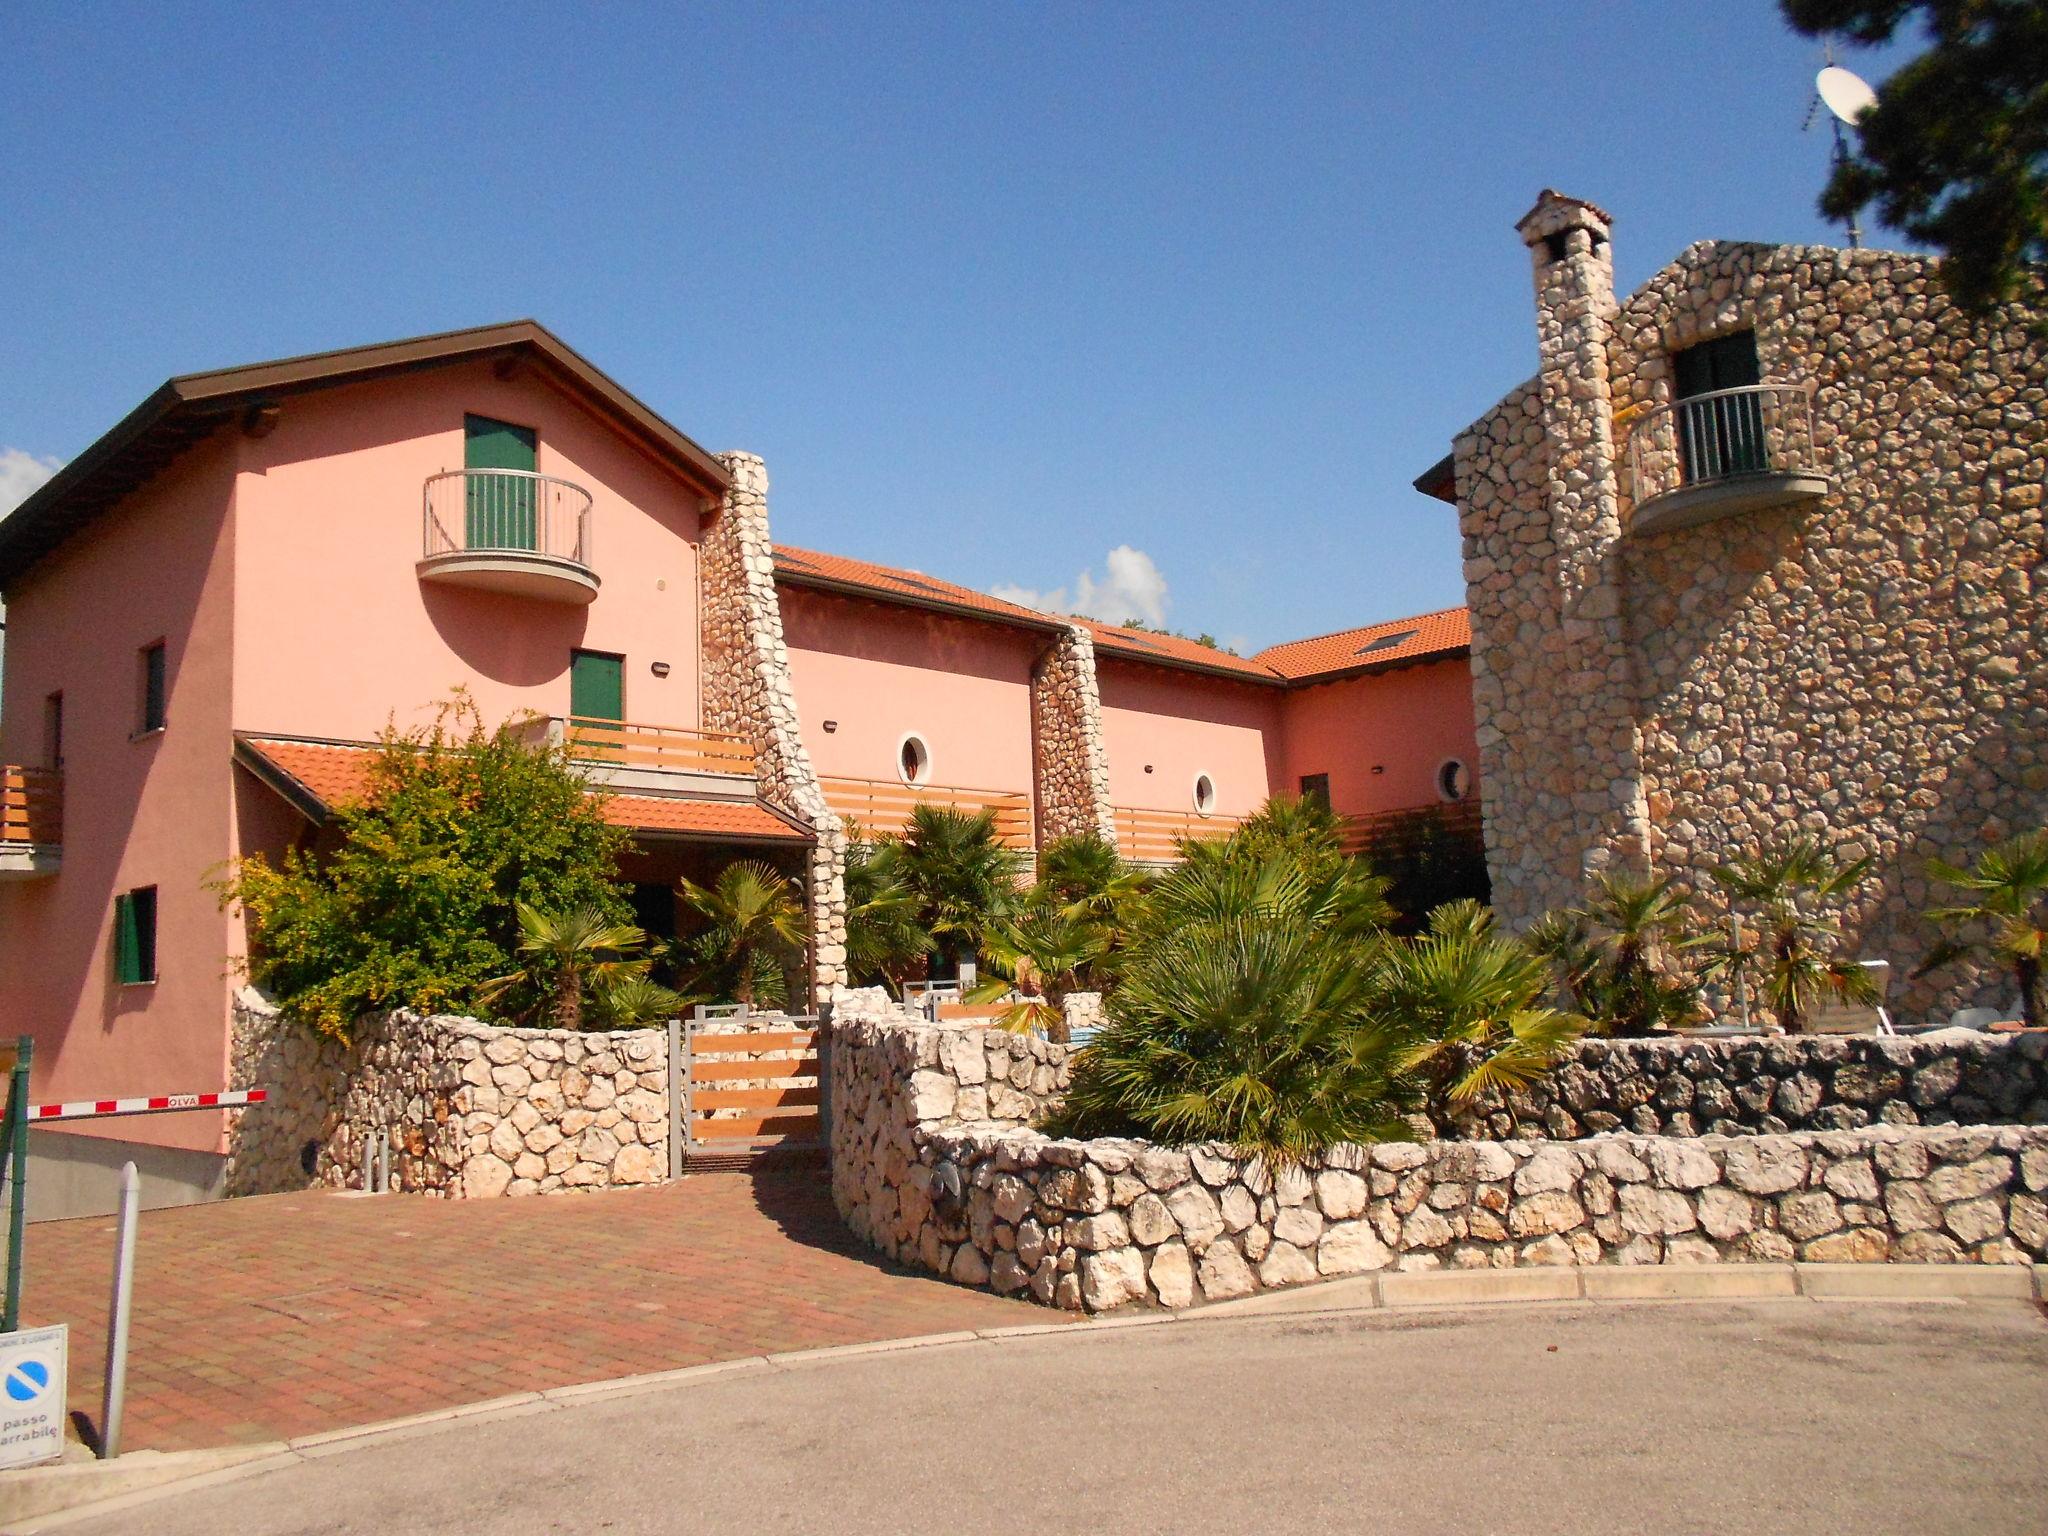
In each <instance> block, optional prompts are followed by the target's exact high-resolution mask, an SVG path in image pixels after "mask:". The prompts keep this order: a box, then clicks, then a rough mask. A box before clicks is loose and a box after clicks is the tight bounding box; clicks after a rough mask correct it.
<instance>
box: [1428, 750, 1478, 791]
mask: <svg viewBox="0 0 2048 1536" xmlns="http://www.w3.org/2000/svg"><path fill="white" fill-rule="evenodd" d="M1436 792H1437V793H1438V794H1439V795H1441V796H1443V797H1444V799H1446V800H1451V801H1457V800H1462V799H1464V798H1465V797H1466V796H1467V795H1469V794H1471V793H1472V770H1471V769H1469V768H1467V767H1466V766H1465V765H1464V764H1463V763H1462V762H1460V761H1459V760H1458V759H1457V758H1455V757H1453V758H1450V759H1449V760H1447V761H1446V762H1445V763H1444V765H1443V767H1441V768H1439V769H1437V771H1436Z"/></svg>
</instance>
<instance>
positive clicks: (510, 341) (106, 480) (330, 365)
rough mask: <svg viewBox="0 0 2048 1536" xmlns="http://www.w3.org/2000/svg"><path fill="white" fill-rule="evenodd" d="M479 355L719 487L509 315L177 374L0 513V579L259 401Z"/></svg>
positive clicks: (592, 375)
mask: <svg viewBox="0 0 2048 1536" xmlns="http://www.w3.org/2000/svg"><path fill="white" fill-rule="evenodd" d="M486 358H502V359H507V360H510V359H514V358H517V359H520V360H522V361H524V362H527V363H530V364H532V365H533V366H535V367H536V368H539V369H541V370H542V371H544V372H546V373H547V374H548V375H549V376H550V378H552V379H553V380H554V381H555V382H556V383H558V384H559V385H561V386H562V387H564V388H565V389H567V390H568V391H569V392H570V393H572V394H576V395H580V396H581V397H583V399H585V400H586V401H588V402H589V403H590V404H591V405H592V406H593V407H595V408H596V409H597V410H598V412H599V413H600V414H601V415H603V416H605V417H606V418H607V419H608V420H610V421H612V422H613V423H614V424H615V425H617V426H618V427H619V428H620V430H622V431H623V432H625V433H626V435H627V436H629V437H631V438H633V439H634V440H635V441H637V442H638V443H640V444H641V445H642V446H643V447H645V448H646V449H647V450H648V451H650V452H651V453H653V454H654V455H655V456H656V457H657V458H660V459H663V460H666V461H667V462H668V463H670V464H672V465H673V466H674V467H675V468H676V469H678V470H679V471H681V472H682V473H683V474H684V475H686V476H687V477H688V478H689V479H691V480H693V481H695V482H696V483H697V484H699V485H700V486H702V487H703V488H704V489H705V490H706V491H708V492H712V493H716V492H719V491H722V490H723V489H724V488H725V486H726V484H727V483H728V477H727V475H726V473H725V468H724V466H723V465H721V464H720V463H719V462H718V461H717V460H716V459H714V458H713V457H712V456H711V455H710V454H708V453H706V452H705V451H704V450H703V449H702V448H700V447H699V446H698V445H697V444H696V443H694V442H692V441H691V440H690V439H689V438H688V437H686V436H684V435H683V433H681V432H680V431H678V430H677V429H676V428H675V427H673V426H671V425H670V424H669V423H668V422H667V421H665V420H663V419H662V418H661V417H660V416H658V415H656V414H655V413H654V412H653V411H652V410H651V409H649V408H648V407H647V406H646V405H644V404H642V403H641V401H639V400H638V399H636V398H635V397H634V396H633V395H631V394H630V393H628V392H627V391H626V390H625V389H624V388H623V387H621V386H620V385H619V384H618V383H617V382H615V381H614V380H613V379H611V378H610V377H609V376H608V375H606V374H604V373H602V372H601V371H599V369H598V368H597V367H596V366H595V365H594V364H592V363H591V362H589V361H588V360H587V359H586V358H584V357H583V356H582V355H581V354H579V353H578V352H576V351H575V350H574V349H573V348H572V347H570V346H569V345H568V343H567V342H564V341H563V340H562V339H561V338H560V337H558V336H556V335H555V334H554V333H553V332H551V331H549V330H548V329H547V328H546V327H545V326H543V325H541V324H539V323H538V322H537V321H533V320H514V321H511V322H509V323H507V324H504V325H485V326H478V327H476V328H474V329H472V330H466V331H444V332H442V333H440V334H438V335H434V336H415V337H413V338H411V339H410V340H407V341H386V342H379V343H377V344H376V345H374V346H367V347H349V348H346V349H344V350H342V351H338V352H316V353H312V354H309V355H308V356H305V357H288V358H282V359H280V360H278V361H276V362H268V363H250V364H247V365H245V366H243V367H239V368H223V369H219V370H216V371H214V372H212V373H187V374H180V375H179V376H178V377H177V378H174V379H171V380H169V381H168V382H166V383H165V384H164V385H162V386H161V387H160V388H159V389H157V390H156V392H155V393H153V394H152V395H150V397H149V398H148V399H147V400H144V401H143V402H142V404H140V405H138V406H137V407H136V408H135V409H134V410H132V411H130V412H129V413H128V414H127V415H126V416H124V417H123V418H122V419H121V420H120V421H119V422H117V423H116V424H115V425H114V426H113V427H112V428H111V429H110V430H109V431H108V432H107V433H106V434H105V435H104V436H102V437H101V438H100V439H99V440H98V441H97V442H95V443H94V444H92V446H91V447H89V448H87V449H86V450H85V451H84V452H83V453H81V454H79V456H78V457H77V458H75V459H73V460H72V461H71V462H70V463H69V464H66V465H65V466H64V467H63V468H62V469H60V470H58V471H57V473H56V475H55V476H54V477H53V478H52V479H51V480H50V481H49V483H48V484H46V485H44V486H42V487H41V488H40V489H39V490H37V491H36V493H35V494H34V495H33V496H31V497H29V498H28V499H27V500H26V501H24V502H23V503H22V504H21V505H20V506H18V507H16V508H15V509H14V511H13V512H12V513H10V514H9V515H8V516H7V518H6V519H5V520H4V521H0V585H4V584H5V583H7V582H9V581H11V580H13V578H15V577H16V576H18V575H20V574H21V573H22V572H23V571H25V570H27V569H28V567H29V566H30V565H31V564H33V563H34V562H35V561H36V560H38V559H40V558H41V557H42V556H43V555H46V554H48V553H49V552H50V551H51V550H52V549H55V548H56V547H57V546H58V545H59V544H61V543H63V542H64V540H66V539H68V538H69V537H71V535H72V534H74V533H76V532H77V531H78V530H79V529H81V528H83V527H84V526H85V525H86V524H88V523H89V522H91V521H92V520H93V519H94V518H95V517H97V516H98V515H99V514H100V513H102V512H104V511H105V510H106V509H107V508H108V507H110V506H112V505H113V504H114V503H115V502H116V501H118V500H119V499H120V498H121V497H123V496H125V495H127V494H128V493H129V492H130V491H132V490H134V489H135V488H136V487H137V486H139V485H141V484H142V483H143V482H144V481H146V480H148V479H149V477H150V476H152V475H154V474H155V473H156V472H157V471H158V470H160V469H162V468H163V467H164V466H165V465H167V464H169V463H170V462H171V461H172V460H173V459H175V458H177V457H178V456H179V455H180V454H182V453H184V452H185V451H186V449H188V448H190V447H192V446H193V445H194V444H195V443H198V442H199V441H201V440H202V439H204V438H207V437H210V436H211V435H212V434H213V433H214V432H216V431H218V430H219V429H220V428H221V427H222V426H224V425H226V424H228V423H229V422H245V423H251V424H254V423H255V422H257V421H258V420H259V417H260V413H261V412H262V411H263V410H264V408H265V407H267V406H271V405H274V404H276V403H277V402H279V401H281V400H285V399H288V398H290V397H291V396H293V395H300V394H306V393H308V392H310V391H313V390H320V389H332V388H334V387H336V386H337V385H342V384H355V383H360V382H362V381H364V380H367V379H375V378H382V377H386V376H389V375H392V374H399V373H410V372H413V371H415V370H417V369H421V368H438V367H443V366H446V365H448V364H451V363H461V362H474V361H477V360H480V359H486Z"/></svg>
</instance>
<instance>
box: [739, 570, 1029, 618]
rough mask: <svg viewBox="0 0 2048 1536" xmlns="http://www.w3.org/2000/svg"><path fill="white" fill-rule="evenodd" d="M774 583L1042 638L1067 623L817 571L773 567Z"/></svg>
mask: <svg viewBox="0 0 2048 1536" xmlns="http://www.w3.org/2000/svg"><path fill="white" fill-rule="evenodd" d="M775 584H776V585H777V586H779V587H802V588H804V589H805V590H807V591H811V592H825V593H829V594H830V595H832V596H834V597H854V598H859V599H861V600H862V601H864V602H870V603H881V604H883V605H885V606H886V607H890V608H916V609H920V610H922V611H923V612H926V613H940V614H944V615H945V616H946V617H948V618H953V619H972V620H974V621H975V622H976V623H979V624H996V625H1000V626H1002V627H1003V628H1005V629H1022V630H1029V631H1031V632H1033V633H1036V634H1042V635H1058V634H1062V633H1064V632H1065V630H1066V628H1067V626H1066V624H1065V623H1063V622H1061V621H1060V620H1058V619H1053V618H1044V619H1027V618H1025V617H1024V616H1023V615H1022V614H1009V613H991V612H990V611H989V610H988V609H986V608H976V607H974V606H973V605H972V604H970V603H955V602H949V601H948V600H947V599H946V598H944V597H942V596H931V597H920V596H918V595H916V594H915V593H910V592H898V591H895V590H893V589H891V588H887V587H878V586H869V585H868V584H867V583H865V582H859V581H846V580H842V579H841V578H839V577H836V576H827V575H825V574H824V573H823V572H820V571H796V570H791V569H790V568H788V567H787V566H784V565H780V564H778V565H777V566H776V568H775Z"/></svg>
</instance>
